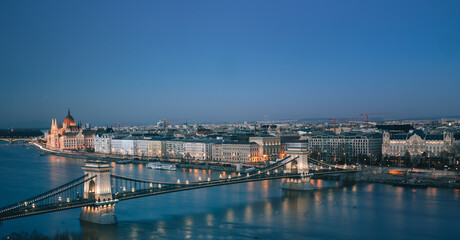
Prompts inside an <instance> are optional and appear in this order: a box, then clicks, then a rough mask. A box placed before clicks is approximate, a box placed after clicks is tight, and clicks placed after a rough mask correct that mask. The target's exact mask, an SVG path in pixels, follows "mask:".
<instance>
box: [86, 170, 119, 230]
mask: <svg viewBox="0 0 460 240" xmlns="http://www.w3.org/2000/svg"><path fill="white" fill-rule="evenodd" d="M82 169H83V171H84V172H85V174H88V177H93V176H95V177H94V178H93V179H91V180H90V181H87V182H85V185H84V192H83V198H84V199H88V200H91V199H94V200H95V204H94V205H92V206H86V207H82V211H81V214H80V220H82V221H86V222H92V223H98V224H114V223H116V222H117V217H116V216H115V204H116V203H117V202H118V200H114V199H113V197H112V186H111V182H110V179H111V177H110V173H111V170H112V167H110V164H109V163H103V162H87V163H86V164H85V166H83V167H82Z"/></svg>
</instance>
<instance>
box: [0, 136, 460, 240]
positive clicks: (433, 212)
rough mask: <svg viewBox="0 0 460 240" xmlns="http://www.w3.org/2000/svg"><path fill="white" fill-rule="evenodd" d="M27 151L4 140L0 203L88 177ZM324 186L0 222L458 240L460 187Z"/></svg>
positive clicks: (246, 188)
mask: <svg viewBox="0 0 460 240" xmlns="http://www.w3.org/2000/svg"><path fill="white" fill-rule="evenodd" d="M39 153H40V152H39V150H37V149H35V148H34V147H32V146H29V145H19V144H12V145H10V144H0V189H1V190H0V207H2V206H5V205H8V204H11V203H14V202H17V201H20V200H23V199H26V198H28V197H31V196H34V195H37V194H39V193H42V192H45V191H47V190H49V189H51V188H54V187H57V186H59V185H62V184H64V183H66V182H69V181H71V180H73V179H75V178H77V177H80V176H82V175H83V171H82V170H81V166H82V165H83V164H84V160H81V159H73V158H68V157H59V156H53V155H45V156H40V155H39ZM112 166H113V167H114V172H115V173H117V174H120V175H124V176H131V177H136V178H142V179H155V180H165V181H176V179H178V178H179V179H181V181H182V182H184V181H185V180H189V181H195V180H197V179H198V177H202V178H203V179H206V178H207V177H211V178H218V176H219V174H224V175H226V174H227V173H223V172H219V171H206V170H197V169H178V170H177V171H175V172H171V171H161V170H152V169H147V168H146V167H145V166H143V165H139V164H126V165H117V164H112ZM312 183H313V184H314V185H315V186H316V187H317V188H318V190H314V191H309V192H298V191H284V190H281V189H280V184H281V180H275V181H263V182H255V183H245V184H235V185H229V186H221V187H213V188H206V189H197V190H191V191H185V192H178V193H171V194H164V195H159V196H154V197H146V198H140V199H134V200H128V201H123V202H120V203H119V204H117V206H116V208H115V209H116V215H117V218H118V224H116V225H111V226H103V225H97V224H88V223H84V222H80V220H79V214H80V209H73V210H67V211H61V212H54V213H48V214H42V215H37V216H30V217H26V218H20V219H14V220H8V221H4V222H2V223H0V238H1V237H4V236H6V235H7V234H10V233H11V232H22V231H25V232H32V231H34V230H37V231H38V232H40V233H43V234H46V235H49V236H53V235H54V234H55V233H56V232H65V231H68V232H72V233H78V234H81V235H82V236H83V237H84V238H85V239H88V238H93V237H96V238H97V239H101V240H102V239H255V237H256V236H257V239H307V238H308V239H352V238H354V239H390V238H391V239H458V236H459V234H460V220H459V219H460V201H459V200H460V190H458V189H440V188H427V189H410V188H403V187H394V186H391V185H385V184H374V183H356V184H345V183H341V182H338V181H328V180H312Z"/></svg>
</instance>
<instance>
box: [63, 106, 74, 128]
mask: <svg viewBox="0 0 460 240" xmlns="http://www.w3.org/2000/svg"><path fill="white" fill-rule="evenodd" d="M63 125H68V126H75V125H76V124H75V120H74V119H73V117H72V115H70V109H69V110H68V111H67V116H66V117H65V118H64V123H63Z"/></svg>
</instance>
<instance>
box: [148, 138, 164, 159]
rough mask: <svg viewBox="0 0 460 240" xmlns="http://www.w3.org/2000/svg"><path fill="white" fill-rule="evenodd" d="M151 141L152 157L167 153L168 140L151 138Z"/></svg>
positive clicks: (150, 154) (150, 153)
mask: <svg viewBox="0 0 460 240" xmlns="http://www.w3.org/2000/svg"><path fill="white" fill-rule="evenodd" d="M148 143H149V153H148V155H149V156H151V157H163V156H165V155H166V141H164V140H161V139H151V140H149V141H148Z"/></svg>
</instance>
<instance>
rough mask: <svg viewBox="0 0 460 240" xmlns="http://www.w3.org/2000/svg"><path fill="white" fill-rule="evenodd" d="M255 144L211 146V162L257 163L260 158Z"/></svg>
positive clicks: (257, 146)
mask: <svg viewBox="0 0 460 240" xmlns="http://www.w3.org/2000/svg"><path fill="white" fill-rule="evenodd" d="M260 148H261V147H260V146H259V145H258V144H257V143H253V142H250V143H238V142H234V143H232V142H229V143H218V144H214V145H213V146H212V160H213V161H216V162H231V163H250V162H259V161H260V160H261V157H260V155H259V149H260Z"/></svg>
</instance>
